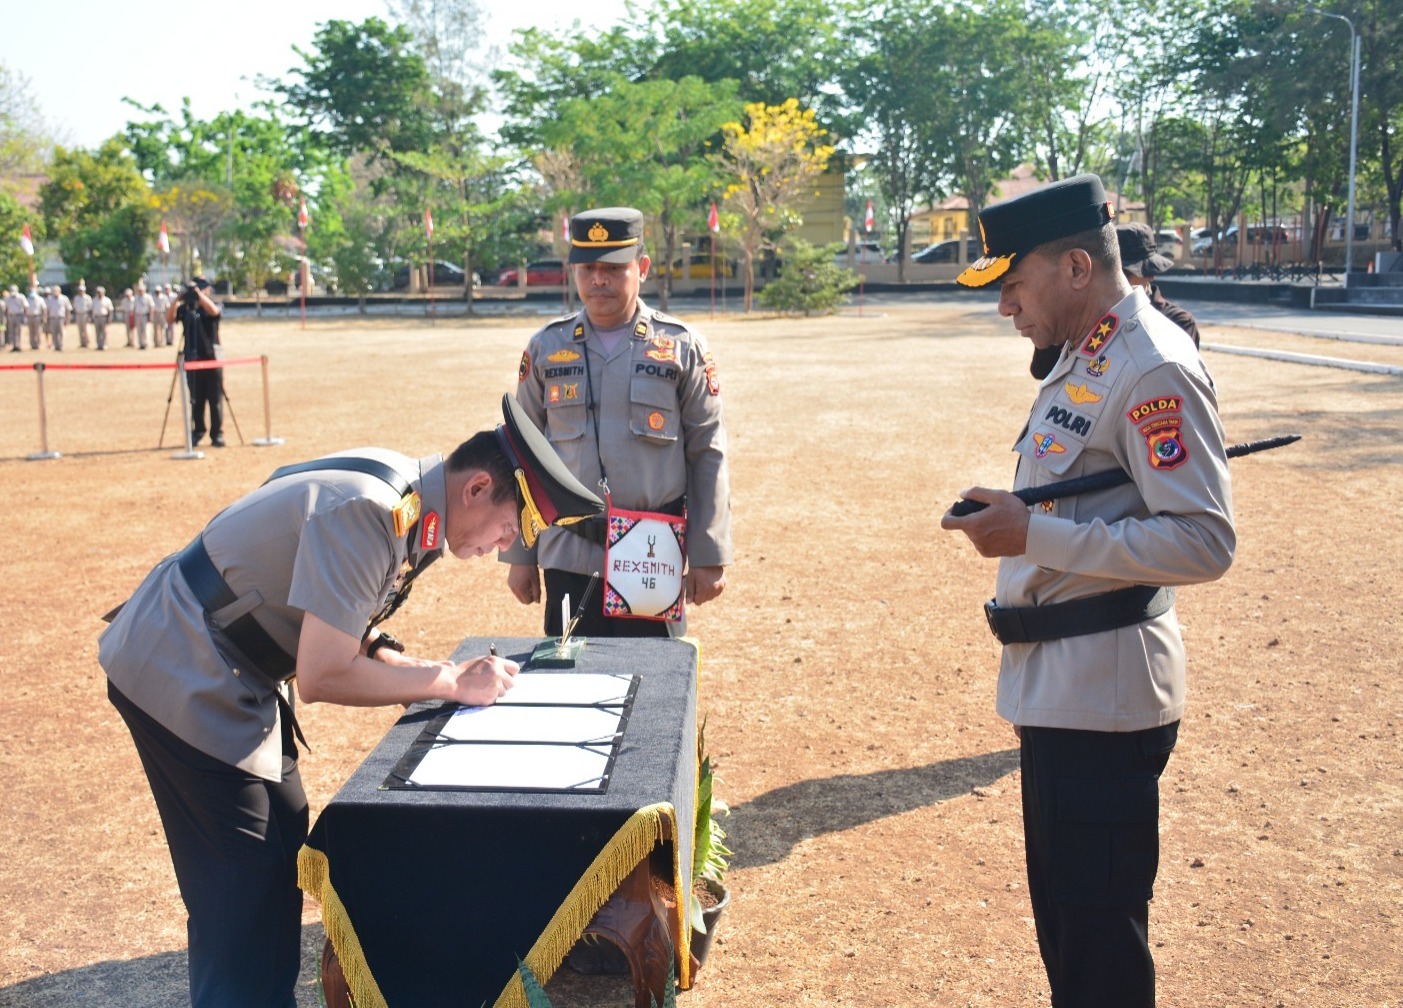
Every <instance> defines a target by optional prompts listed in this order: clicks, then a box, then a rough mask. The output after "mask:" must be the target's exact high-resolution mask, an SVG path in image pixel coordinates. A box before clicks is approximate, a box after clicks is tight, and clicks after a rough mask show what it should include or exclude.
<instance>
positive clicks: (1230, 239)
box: [1193, 224, 1291, 255]
mask: <svg viewBox="0 0 1403 1008" xmlns="http://www.w3.org/2000/svg"><path fill="white" fill-rule="evenodd" d="M1237 233H1238V226H1237V225H1236V224H1234V225H1232V226H1231V227H1229V228H1227V229H1226V230H1225V231H1223V233H1222V235H1221V236H1220V240H1221V241H1222V243H1223V244H1224V245H1225V246H1226V247H1228V248H1237ZM1289 241H1291V232H1290V231H1289V230H1287V229H1286V228H1285V227H1283V226H1282V225H1280V224H1250V225H1248V227H1247V243H1248V244H1249V245H1260V244H1266V245H1272V246H1279V245H1285V244H1286V243H1287V242H1289ZM1213 242H1214V239H1213V238H1211V237H1207V238H1200V239H1198V240H1197V241H1195V242H1194V243H1193V254H1194V255H1212V254H1213Z"/></svg>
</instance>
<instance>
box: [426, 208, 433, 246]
mask: <svg viewBox="0 0 1403 1008" xmlns="http://www.w3.org/2000/svg"><path fill="white" fill-rule="evenodd" d="M424 234H425V235H427V236H428V238H429V241H433V240H434V212H433V211H432V210H425V211H424Z"/></svg>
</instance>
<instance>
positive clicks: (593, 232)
mask: <svg viewBox="0 0 1403 1008" xmlns="http://www.w3.org/2000/svg"><path fill="white" fill-rule="evenodd" d="M588 233H589V240H590V241H592V242H602V241H608V239H609V229H608V228H606V227H605V226H604V225H603V224H601V223H599V221H595V222H594V226H593V227H591V228H590V229H589V232H588Z"/></svg>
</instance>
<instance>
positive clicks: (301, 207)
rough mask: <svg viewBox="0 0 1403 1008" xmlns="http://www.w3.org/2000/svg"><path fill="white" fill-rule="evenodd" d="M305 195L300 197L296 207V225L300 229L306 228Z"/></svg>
mask: <svg viewBox="0 0 1403 1008" xmlns="http://www.w3.org/2000/svg"><path fill="white" fill-rule="evenodd" d="M307 221H308V217H307V197H306V196H303V197H301V203H300V204H298V207H297V226H298V227H300V228H301V229H302V230H304V231H305V230H307Z"/></svg>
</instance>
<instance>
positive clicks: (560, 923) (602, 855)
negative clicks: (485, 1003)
mask: <svg viewBox="0 0 1403 1008" xmlns="http://www.w3.org/2000/svg"><path fill="white" fill-rule="evenodd" d="M676 820H677V811H676V810H675V809H674V808H673V807H672V805H671V804H670V803H668V802H659V803H658V804H656V805H649V806H647V807H646V808H641V809H639V810H638V811H637V812H635V813H633V815H631V816H630V817H629V819H628V822H626V823H624V825H623V826H622V827H621V828H620V829H619V831H618V832H617V833H615V834H614V835H613V837H611V838H610V840H609V842H608V843H607V844H605V845H604V849H603V850H602V851H600V852H599V854H598V855H597V856H596V857H595V859H594V861H593V863H591V864H590V866H589V868H588V869H587V870H586V871H585V873H584V875H582V876H581V877H580V880H579V881H578V882H576V883H575V886H574V888H572V889H571V890H570V893H569V895H568V896H566V897H565V901H564V902H563V903H561V904H560V907H559V909H557V910H556V911H555V914H554V915H553V916H552V917H551V919H550V923H549V924H547V925H546V929H545V930H544V931H542V932H541V936H540V937H539V938H537V939H536V944H534V945H532V946H531V951H529V952H527V953H526V959H525V963H526V965H527V966H529V967H530V968H531V972H532V973H533V974H535V976H536V979H537V980H539V981H540V982H541V984H542V985H543V986H544V985H545V983H546V981H548V980H549V979H550V978H551V977H552V976H553V975H554V974H555V971H556V970H557V969H559V968H560V964H561V963H562V962H564V961H565V956H566V953H568V952H569V951H570V949H571V948H572V947H573V946H574V944H575V942H577V941H578V940H579V938H580V936H581V935H582V934H584V932H585V928H586V927H588V926H589V922H590V920H591V919H592V918H593V917H594V914H595V912H596V911H597V910H598V909H599V908H600V907H602V906H603V905H604V903H605V901H606V900H608V899H609V897H610V896H612V895H613V894H614V890H615V889H617V888H618V887H619V883H621V882H622V881H623V880H624V878H625V877H626V876H627V875H628V873H629V872H631V871H633V869H634V868H635V867H636V866H637V865H638V863H639V862H640V861H642V860H643V859H644V858H646V857H647V856H648V855H649V854H651V853H652V851H653V848H654V847H656V846H658V844H660V843H662V842H663V840H664V839H665V838H666V837H668V836H669V835H673V836H675V835H676V827H677V822H676ZM674 849H675V848H674ZM679 860H680V859H678V858H675V857H674V858H673V881H674V884H675V883H676V882H677V881H678V880H679V879H680V871H681V866H680V864H678V861H679ZM676 891H677V892H678V893H681V892H682V889H681V887H680V886H679V887H678V888H677V889H676ZM677 909H678V914H677V917H678V925H679V928H681V927H682V925H685V924H686V920H687V918H686V906H685V905H684V903H683V901H682V899H681V898H680V897H679V898H678V901H677ZM678 933H679V934H684V935H685V934H687V932H686V931H685V930H679V932H678ZM680 958H681V959H682V962H683V964H684V965H683V972H684V973H685V974H688V977H687V979H688V980H690V973H691V969H690V966H691V963H690V958H691V957H690V955H688V954H687V952H686V951H685V950H684V951H683V953H682V955H681V957H680ZM357 1008H361V1006H359V1005H358V1006H357ZM496 1008H527V1005H526V991H525V989H524V988H523V987H522V986H521V975H520V974H519V973H513V974H512V978H511V980H510V981H509V982H508V983H507V985H506V987H504V988H503V989H502V993H501V994H500V995H499V996H498V998H497V1002H496Z"/></svg>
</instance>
